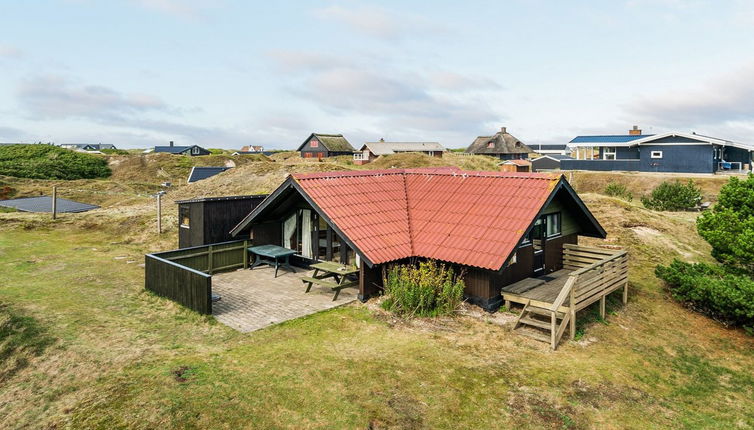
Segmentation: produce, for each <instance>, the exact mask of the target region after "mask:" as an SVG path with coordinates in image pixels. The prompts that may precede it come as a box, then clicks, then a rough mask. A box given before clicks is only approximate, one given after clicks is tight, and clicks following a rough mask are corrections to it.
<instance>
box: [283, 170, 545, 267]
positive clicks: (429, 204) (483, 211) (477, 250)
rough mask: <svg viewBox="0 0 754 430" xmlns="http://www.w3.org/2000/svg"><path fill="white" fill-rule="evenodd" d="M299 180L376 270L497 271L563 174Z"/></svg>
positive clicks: (390, 173) (340, 175) (392, 173)
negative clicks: (432, 263) (430, 266)
mask: <svg viewBox="0 0 754 430" xmlns="http://www.w3.org/2000/svg"><path fill="white" fill-rule="evenodd" d="M293 179H294V180H295V181H296V182H297V183H298V184H299V185H300V186H301V188H302V189H303V190H304V191H305V192H306V193H307V194H308V195H309V197H310V198H311V199H312V200H313V201H314V202H315V203H316V204H317V206H319V208H320V209H321V210H322V211H323V212H324V213H325V215H327V216H328V217H329V218H330V219H331V220H332V222H333V223H335V224H336V225H337V226H338V228H339V229H340V230H341V231H342V232H343V233H344V234H345V235H346V237H347V238H348V239H349V240H350V241H351V242H353V243H354V244H355V245H356V246H357V247H358V248H359V250H360V251H361V252H362V253H363V255H364V256H365V257H366V258H368V259H369V260H370V261H371V262H372V263H374V264H380V263H385V262H388V261H393V260H398V259H402V258H407V257H427V258H435V259H438V260H443V261H448V262H452V263H458V264H465V265H469V266H476V267H482V268H485V269H491V270H498V269H500V268H501V267H502V265H503V263H504V262H505V260H506V258H507V257H508V256H509V255H510V253H511V251H513V249H514V247H515V246H516V244H517V243H518V241H519V239H520V238H521V236H522V235H523V234H524V232H525V230H526V229H527V228H528V227H529V225H530V224H531V222H532V221H533V220H534V217H535V216H536V215H537V213H538V212H539V210H540V209H541V208H542V206H543V205H544V203H545V201H546V200H547V198H548V197H549V195H550V194H551V192H552V190H553V188H554V187H555V185H556V184H557V182H558V180H559V176H557V175H556V176H553V175H550V174H542V173H513V172H511V173H506V172H499V173H498V172H464V171H461V170H460V169H456V168H430V169H390V170H370V171H360V172H322V173H311V174H294V175H293Z"/></svg>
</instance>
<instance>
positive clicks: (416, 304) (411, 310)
mask: <svg viewBox="0 0 754 430" xmlns="http://www.w3.org/2000/svg"><path fill="white" fill-rule="evenodd" d="M384 285H385V296H386V298H385V300H384V301H383V302H382V307H383V308H384V309H387V310H389V311H392V312H395V313H397V314H399V315H405V316H432V317H433V316H438V315H445V314H450V313H452V312H454V311H455V310H456V309H457V308H458V306H459V305H460V304H461V301H462V300H463V289H464V282H463V279H462V277H460V276H457V275H456V274H455V273H454V272H453V270H452V269H450V268H448V267H446V266H445V265H441V264H438V263H437V262H435V261H433V260H429V261H423V262H421V263H419V264H418V265H413V264H407V265H395V266H393V267H391V268H390V270H389V271H388V274H387V279H385V282H384Z"/></svg>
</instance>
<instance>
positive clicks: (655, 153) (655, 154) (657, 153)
mask: <svg viewBox="0 0 754 430" xmlns="http://www.w3.org/2000/svg"><path fill="white" fill-rule="evenodd" d="M649 156H650V157H651V158H662V151H652V153H651V154H649Z"/></svg>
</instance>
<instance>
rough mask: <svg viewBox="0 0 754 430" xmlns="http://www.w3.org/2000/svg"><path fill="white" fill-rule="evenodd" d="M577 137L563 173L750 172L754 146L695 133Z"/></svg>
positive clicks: (571, 144)
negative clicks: (574, 171)
mask: <svg viewBox="0 0 754 430" xmlns="http://www.w3.org/2000/svg"><path fill="white" fill-rule="evenodd" d="M632 132H633V134H628V135H607V136H577V137H576V138H574V139H573V140H571V141H570V142H569V143H568V146H569V147H570V148H571V155H572V156H573V157H574V159H573V160H562V161H561V163H560V167H561V169H563V170H598V171H629V172H672V173H715V172H717V171H724V170H736V171H744V170H750V169H751V166H752V159H754V145H753V144H746V143H739V142H733V141H730V140H725V139H719V138H716V137H710V136H704V135H701V134H696V133H690V134H689V133H662V134H651V135H645V134H641V131H640V130H636V128H634V130H632Z"/></svg>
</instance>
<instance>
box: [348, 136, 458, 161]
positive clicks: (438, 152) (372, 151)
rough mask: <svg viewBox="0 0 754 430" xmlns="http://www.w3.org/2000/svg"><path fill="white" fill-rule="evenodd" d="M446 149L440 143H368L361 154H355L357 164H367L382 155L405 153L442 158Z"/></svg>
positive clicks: (380, 141)
mask: <svg viewBox="0 0 754 430" xmlns="http://www.w3.org/2000/svg"><path fill="white" fill-rule="evenodd" d="M445 151H446V149H445V147H444V146H442V145H440V144H439V143H438V142H385V140H384V139H380V140H379V142H367V143H365V144H364V146H362V147H361V150H360V151H359V152H356V153H354V154H353V160H354V163H355V164H359V165H361V164H366V163H369V162H370V161H373V160H375V159H376V158H377V157H379V156H382V155H392V154H400V153H404V152H418V153H422V154H427V155H429V156H431V157H442V154H443V152H445Z"/></svg>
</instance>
